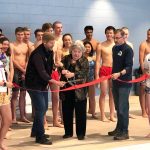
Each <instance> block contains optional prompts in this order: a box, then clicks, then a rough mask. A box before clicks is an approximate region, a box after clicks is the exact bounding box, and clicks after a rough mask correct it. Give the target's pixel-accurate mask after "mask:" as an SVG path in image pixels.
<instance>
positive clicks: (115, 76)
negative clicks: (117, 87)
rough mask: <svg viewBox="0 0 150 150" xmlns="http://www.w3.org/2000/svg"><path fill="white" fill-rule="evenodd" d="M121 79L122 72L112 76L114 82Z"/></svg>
mask: <svg viewBox="0 0 150 150" xmlns="http://www.w3.org/2000/svg"><path fill="white" fill-rule="evenodd" d="M119 77H120V72H118V73H113V74H112V79H113V80H116V79H118V78H119Z"/></svg>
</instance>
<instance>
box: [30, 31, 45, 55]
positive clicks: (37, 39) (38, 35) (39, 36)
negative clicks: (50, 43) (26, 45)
mask: <svg viewBox="0 0 150 150" xmlns="http://www.w3.org/2000/svg"><path fill="white" fill-rule="evenodd" d="M34 35H35V42H34V44H33V45H32V47H30V50H29V56H30V54H31V53H32V52H33V51H34V50H35V49H36V48H37V47H38V46H39V45H40V44H42V37H43V30H42V29H36V30H35V31H34Z"/></svg>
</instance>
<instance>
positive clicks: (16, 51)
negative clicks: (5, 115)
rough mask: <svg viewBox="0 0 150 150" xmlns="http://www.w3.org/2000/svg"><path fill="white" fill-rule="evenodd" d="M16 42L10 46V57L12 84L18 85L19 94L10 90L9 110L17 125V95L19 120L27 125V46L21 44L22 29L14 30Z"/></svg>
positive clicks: (16, 89)
mask: <svg viewBox="0 0 150 150" xmlns="http://www.w3.org/2000/svg"><path fill="white" fill-rule="evenodd" d="M15 35H16V41H15V42H13V43H11V44H10V48H11V52H12V56H13V63H14V79H13V82H14V83H16V84H18V85H19V86H20V87H22V88H21V89H20V94H19V88H13V89H12V98H11V109H12V120H13V123H17V120H16V102H17V98H18V94H19V109H20V119H21V121H23V122H27V123H29V122H30V121H29V120H28V119H27V118H26V111H25V106H26V101H25V96H26V89H25V88H24V87H25V83H24V79H25V73H26V65H27V60H28V52H29V49H28V46H27V44H25V43H24V42H23V39H24V29H23V28H22V27H17V28H16V30H15Z"/></svg>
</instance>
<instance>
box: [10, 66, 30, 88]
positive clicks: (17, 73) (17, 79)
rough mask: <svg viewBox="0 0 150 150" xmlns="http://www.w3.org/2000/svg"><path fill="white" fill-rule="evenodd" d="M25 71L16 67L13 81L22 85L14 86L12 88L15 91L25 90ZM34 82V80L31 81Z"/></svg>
mask: <svg viewBox="0 0 150 150" xmlns="http://www.w3.org/2000/svg"><path fill="white" fill-rule="evenodd" d="M22 75H23V73H22V72H21V71H20V70H19V69H16V68H15V69H14V78H13V83H15V84H17V85H18V86H20V88H17V87H14V88H12V90H13V91H19V89H20V91H25V90H26V89H25V80H23V79H22ZM31 82H32V81H31Z"/></svg>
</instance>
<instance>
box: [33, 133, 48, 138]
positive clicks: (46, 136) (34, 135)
mask: <svg viewBox="0 0 150 150" xmlns="http://www.w3.org/2000/svg"><path fill="white" fill-rule="evenodd" d="M30 137H32V138H34V137H36V134H34V133H31V135H30ZM44 137H45V138H49V137H50V135H48V134H44Z"/></svg>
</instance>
